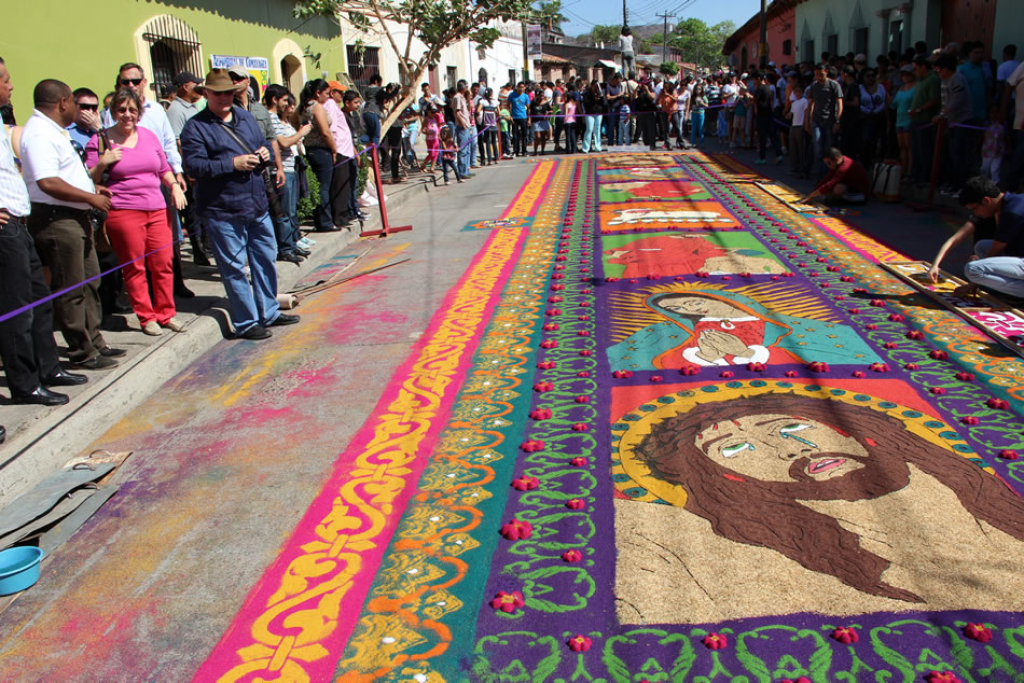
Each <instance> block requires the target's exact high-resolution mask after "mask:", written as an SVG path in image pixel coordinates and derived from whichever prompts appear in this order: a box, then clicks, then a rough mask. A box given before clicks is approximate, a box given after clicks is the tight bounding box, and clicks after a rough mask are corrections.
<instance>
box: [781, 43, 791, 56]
mask: <svg viewBox="0 0 1024 683" xmlns="http://www.w3.org/2000/svg"><path fill="white" fill-rule="evenodd" d="M782 54H784V55H791V54H793V41H792V40H784V41H782Z"/></svg>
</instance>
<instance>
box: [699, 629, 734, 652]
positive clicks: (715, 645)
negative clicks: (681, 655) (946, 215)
mask: <svg viewBox="0 0 1024 683" xmlns="http://www.w3.org/2000/svg"><path fill="white" fill-rule="evenodd" d="M701 642H702V643H704V647H706V648H707V649H709V650H724V649H725V648H727V647H729V639H728V638H726V637H725V636H724V635H723V634H721V633H715V632H711V633H709V634H707V635H706V636H704V639H703V640H702V641H701Z"/></svg>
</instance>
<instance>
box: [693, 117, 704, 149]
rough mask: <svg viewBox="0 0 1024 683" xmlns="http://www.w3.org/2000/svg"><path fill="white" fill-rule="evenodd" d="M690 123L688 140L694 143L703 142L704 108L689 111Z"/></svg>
mask: <svg viewBox="0 0 1024 683" xmlns="http://www.w3.org/2000/svg"><path fill="white" fill-rule="evenodd" d="M690 123H691V127H692V130H691V131H690V142H692V143H693V144H694V145H697V144H701V145H703V144H704V110H703V109H694V110H693V111H692V112H690Z"/></svg>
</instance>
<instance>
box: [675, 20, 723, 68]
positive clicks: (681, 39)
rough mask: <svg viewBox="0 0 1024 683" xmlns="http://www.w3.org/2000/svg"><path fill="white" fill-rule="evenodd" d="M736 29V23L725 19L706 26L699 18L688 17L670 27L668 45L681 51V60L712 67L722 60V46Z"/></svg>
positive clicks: (703, 66)
mask: <svg viewBox="0 0 1024 683" xmlns="http://www.w3.org/2000/svg"><path fill="white" fill-rule="evenodd" d="M735 31H736V24H734V23H733V22H732V21H731V20H728V19H727V20H725V21H722V22H719V23H717V24H715V25H714V26H708V25H707V24H705V23H704V22H703V21H701V20H700V19H696V18H694V17H690V18H688V19H683V20H682V21H680V22H679V23H678V24H677V25H676V26H675V28H673V29H672V35H671V36H670V38H669V45H671V46H672V47H677V48H679V49H680V50H681V51H682V56H683V61H684V62H690V63H693V64H697V65H698V66H699V67H702V68H709V69H710V68H714V67H717V66H718V65H719V64H721V62H722V46H723V45H724V44H725V41H726V39H727V38H728V37H729V36H731V35H732V34H733V33H734V32H735Z"/></svg>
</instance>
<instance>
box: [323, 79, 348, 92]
mask: <svg viewBox="0 0 1024 683" xmlns="http://www.w3.org/2000/svg"><path fill="white" fill-rule="evenodd" d="M327 85H328V87H330V89H331V90H340V91H341V92H345V91H346V90H348V88H346V87H345V86H344V85H342V84H341V83H339V82H338V81H327Z"/></svg>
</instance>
